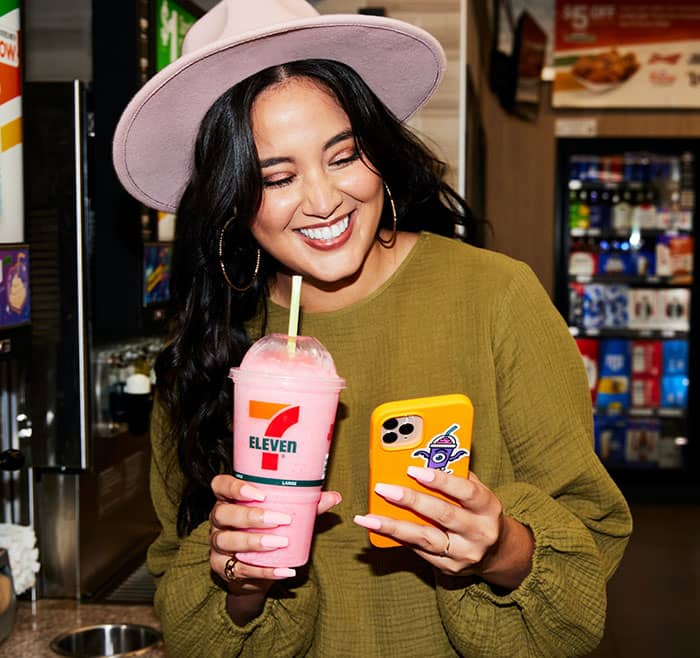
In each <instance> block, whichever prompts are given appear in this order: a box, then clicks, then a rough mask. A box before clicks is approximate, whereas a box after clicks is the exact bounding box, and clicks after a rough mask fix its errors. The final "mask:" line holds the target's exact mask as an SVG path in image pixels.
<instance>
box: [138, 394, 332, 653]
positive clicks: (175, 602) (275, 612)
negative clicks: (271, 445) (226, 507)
mask: <svg viewBox="0 0 700 658" xmlns="http://www.w3.org/2000/svg"><path fill="white" fill-rule="evenodd" d="M151 444H152V458H151V497H152V499H153V504H154V507H155V510H156V514H157V515H158V519H159V520H160V523H161V525H162V530H161V533H160V535H159V536H158V537H157V538H156V540H155V541H154V542H153V544H152V545H151V546H150V548H149V550H148V558H147V566H148V570H149V572H150V573H151V574H152V575H153V577H154V578H155V581H156V593H155V597H154V607H155V611H156V614H157V616H158V619H159V621H160V624H161V629H162V632H163V637H164V641H165V647H166V650H167V652H168V656H171V657H172V658H180V657H181V656H183V657H184V656H187V657H191V656H208V657H211V658H218V657H219V656H221V657H223V656H227V657H229V656H267V655H270V656H272V655H274V656H280V657H282V656H298V655H303V654H304V653H305V652H306V650H307V649H308V646H309V645H310V642H311V638H312V636H313V634H312V629H313V624H314V621H315V618H316V616H317V613H318V596H316V591H317V587H316V584H315V582H314V577H313V573H308V574H301V573H299V572H300V571H301V570H299V571H298V576H297V579H290V580H286V581H283V582H281V583H276V584H275V585H274V586H273V587H272V589H271V590H270V593H269V595H268V598H267V601H266V604H265V608H264V610H263V612H262V613H261V614H260V615H259V616H258V617H257V618H256V619H254V620H252V621H251V622H250V623H248V624H247V625H246V626H237V625H236V624H234V623H233V621H232V620H231V618H230V617H229V616H228V613H227V612H226V592H225V591H224V590H223V589H222V588H221V587H220V586H219V585H218V584H217V583H216V581H215V580H214V578H213V577H212V573H211V570H210V568H209V522H208V521H206V522H204V523H202V524H200V525H199V526H198V527H196V528H195V529H194V530H193V531H192V533H191V534H189V535H188V536H186V537H182V538H181V537H178V534H177V509H178V503H179V496H180V492H181V491H182V486H183V475H182V472H181V470H180V469H179V467H178V466H177V462H176V460H175V459H174V454H175V451H174V448H173V446H174V445H175V440H174V438H172V436H170V435H169V431H168V422H167V418H166V414H165V412H164V409H163V407H162V405H161V404H159V403H158V401H156V404H155V405H154V411H153V419H152V421H151Z"/></svg>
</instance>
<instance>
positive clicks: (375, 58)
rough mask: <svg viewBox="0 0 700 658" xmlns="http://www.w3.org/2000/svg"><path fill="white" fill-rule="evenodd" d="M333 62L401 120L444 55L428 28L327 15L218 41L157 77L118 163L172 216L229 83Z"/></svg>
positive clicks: (129, 125)
mask: <svg viewBox="0 0 700 658" xmlns="http://www.w3.org/2000/svg"><path fill="white" fill-rule="evenodd" d="M302 59H333V60H337V61H340V62H342V63H344V64H347V65H348V66H350V67H351V68H353V69H354V70H355V71H356V72H357V73H358V74H359V75H360V76H361V77H362V78H363V80H364V81H365V82H366V83H367V84H368V85H369V87H370V88H371V89H372V90H373V91H374V93H375V94H376V95H377V96H378V97H379V98H380V99H381V100H382V102H383V103H384V104H385V105H386V106H387V107H388V108H389V109H390V110H391V111H392V112H393V113H394V114H395V115H396V116H397V117H398V118H399V119H401V120H405V119H407V118H409V117H410V116H411V115H412V114H414V113H415V112H416V111H417V110H418V109H419V108H420V107H421V106H422V105H423V104H424V103H425V102H426V101H427V100H428V99H429V98H430V96H431V95H432V94H433V92H434V91H435V89H436V88H437V86H438V85H439V83H440V80H441V79H442V76H443V73H444V70H445V55H444V52H443V50H442V47H441V46H440V44H439V42H438V41H437V40H436V39H435V38H434V37H433V36H432V35H430V34H429V33H428V32H426V31H424V30H422V29H420V28H418V27H415V26H413V25H410V24H409V23H404V22H403V21H398V20H395V19H390V18H384V17H378V16H365V15H347V16H338V15H333V16H331V15H326V16H323V15H321V16H318V17H316V18H311V19H303V20H298V21H293V22H290V23H287V24H286V25H284V26H283V27H280V28H279V29H276V30H260V31H256V32H249V33H248V34H245V35H240V36H238V37H237V38H236V39H235V41H229V42H227V41H218V42H215V43H213V44H211V45H210V46H207V47H206V48H202V49H200V50H197V51H195V52H192V53H190V54H188V55H184V56H183V57H181V58H179V59H178V60H176V61H175V62H173V63H172V64H170V65H169V66H167V67H166V68H164V69H163V70H162V71H160V72H159V73H157V74H156V75H154V76H153V77H152V78H151V79H150V80H149V81H148V82H146V84H144V86H143V87H142V88H141V89H140V90H139V91H138V92H137V93H136V95H135V96H134V97H133V98H132V100H131V101H130V103H129V104H128V105H127V107H126V109H125V110H124V112H123V114H122V116H121V118H120V120H119V123H118V125H117V129H116V131H115V133H114V141H113V150H112V155H113V159H114V167H115V170H116V172H117V175H118V177H119V179H120V180H121V182H122V184H123V185H124V187H125V189H126V190H127V191H128V192H129V193H130V194H131V195H132V196H134V197H135V198H137V199H138V200H139V201H141V202H143V203H144V204H146V205H147V206H150V207H152V208H156V209H158V210H164V211H167V212H174V211H175V209H176V208H177V205H178V203H179V201H180V197H181V195H182V192H183V190H184V187H185V185H186V184H187V181H188V179H189V176H190V172H191V167H192V157H193V148H194V142H195V139H196V136H197V131H198V130H199V125H200V123H201V121H202V118H203V117H204V115H205V114H206V112H207V110H208V109H209V108H210V107H211V105H212V104H213V103H214V101H215V100H216V99H217V98H218V97H219V96H221V94H223V93H224V92H225V91H226V90H227V89H229V88H230V87H232V86H233V85H235V84H236V83H238V82H240V81H241V80H244V79H245V78H247V77H249V76H251V75H253V74H254V73H257V72H258V71H261V70H263V69H266V68H268V67H270V66H275V65H278V64H284V63H285V62H290V61H297V60H302Z"/></svg>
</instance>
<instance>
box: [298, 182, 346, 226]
mask: <svg viewBox="0 0 700 658" xmlns="http://www.w3.org/2000/svg"><path fill="white" fill-rule="evenodd" d="M342 202H343V197H342V194H341V193H340V190H339V189H338V187H337V186H336V185H335V184H334V182H333V180H331V178H330V177H329V176H328V175H321V176H314V177H313V178H311V179H309V180H307V181H306V183H305V185H304V201H303V203H302V207H301V210H302V212H303V213H304V214H305V215H308V216H309V217H319V218H320V219H328V218H330V217H332V216H333V213H334V212H335V211H336V210H337V209H338V207H339V206H340V204H341V203H342Z"/></svg>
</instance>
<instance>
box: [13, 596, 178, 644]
mask: <svg viewBox="0 0 700 658" xmlns="http://www.w3.org/2000/svg"><path fill="white" fill-rule="evenodd" d="M123 623H127V624H144V625H146V626H153V627H154V628H157V629H160V625H159V623H158V620H157V619H156V616H155V614H154V612H153V608H152V607H151V606H148V605H126V604H123V605H122V604H119V605H114V604H112V605H103V604H98V603H79V602H77V601H74V600H71V599H40V600H39V601H37V602H36V603H30V602H28V601H20V602H19V603H18V606H17V619H16V623H15V627H14V630H13V631H12V633H11V634H10V636H9V637H8V638H7V640H5V642H3V643H2V644H0V657H2V658H5V657H7V658H10V657H12V658H58V655H57V654H55V653H54V652H53V651H52V650H51V649H50V648H49V644H50V643H51V640H53V639H54V638H55V637H56V636H57V635H60V634H61V633H65V632H67V631H71V630H74V629H77V628H80V627H82V626H93V625H95V624H123ZM166 657H167V654H166V653H165V650H164V649H163V647H162V645H161V646H160V647H158V648H155V649H153V650H149V651H148V652H145V653H142V654H139V658H166Z"/></svg>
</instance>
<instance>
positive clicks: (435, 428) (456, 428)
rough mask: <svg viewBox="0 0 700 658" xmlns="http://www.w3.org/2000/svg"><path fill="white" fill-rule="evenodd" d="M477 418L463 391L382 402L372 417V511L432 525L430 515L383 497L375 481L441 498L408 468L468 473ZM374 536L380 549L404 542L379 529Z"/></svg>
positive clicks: (370, 463)
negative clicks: (375, 486)
mask: <svg viewBox="0 0 700 658" xmlns="http://www.w3.org/2000/svg"><path fill="white" fill-rule="evenodd" d="M473 419H474V409H473V406H472V403H471V401H470V400H469V398H468V397H466V396H465V395H462V394H450V395H438V396H433V397H425V398H414V399H411V400H399V401H395V402H387V403H385V404H381V405H379V406H378V407H377V408H376V409H375V410H374V411H373V412H372V416H371V420H370V445H369V474H370V478H369V479H370V489H369V512H370V514H378V515H380V516H388V517H391V518H395V519H404V520H408V521H412V522H414V523H421V524H423V525H428V524H430V520H429V519H425V518H423V517H419V516H417V515H416V514H414V513H413V512H411V511H410V510H407V509H403V508H401V507H397V506H396V505H392V504H391V503H390V502H388V501H386V500H385V499H383V498H382V497H381V496H379V495H378V494H376V493H375V491H374V485H375V484H376V483H378V482H385V483H388V484H397V485H401V486H404V487H409V488H411V489H415V490H417V491H423V492H429V493H430V495H433V496H437V497H442V496H440V494H439V493H438V492H435V491H432V490H427V489H425V488H423V487H422V486H421V485H420V484H419V483H418V482H416V481H415V480H414V479H413V478H411V477H410V476H409V475H408V474H407V472H406V470H407V469H408V467H409V466H418V467H422V468H433V469H436V470H440V471H443V472H444V473H450V474H454V475H458V476H461V477H467V476H468V475H469V458H470V454H471V437H472V425H473ZM369 537H370V542H371V543H372V544H373V545H374V546H378V547H381V548H385V547H389V546H399V545H400V544H398V543H397V542H395V541H394V540H393V539H389V538H387V537H384V536H382V535H379V534H377V533H374V532H370V533H369Z"/></svg>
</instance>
